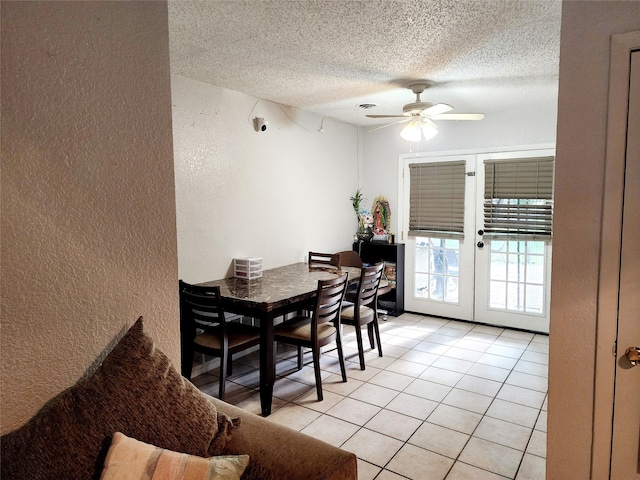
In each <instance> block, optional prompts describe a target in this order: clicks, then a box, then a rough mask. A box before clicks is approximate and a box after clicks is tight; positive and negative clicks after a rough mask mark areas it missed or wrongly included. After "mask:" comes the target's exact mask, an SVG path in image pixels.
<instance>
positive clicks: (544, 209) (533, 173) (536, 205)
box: [484, 157, 554, 240]
mask: <svg viewBox="0 0 640 480" xmlns="http://www.w3.org/2000/svg"><path fill="white" fill-rule="evenodd" d="M553 166H554V158H553V157H542V158H527V159H512V160H485V167H484V168H485V170H484V171H485V184H484V232H485V236H488V237H500V238H508V237H513V238H517V239H519V240H534V239H544V240H550V239H551V235H552V231H551V227H552V220H553Z"/></svg>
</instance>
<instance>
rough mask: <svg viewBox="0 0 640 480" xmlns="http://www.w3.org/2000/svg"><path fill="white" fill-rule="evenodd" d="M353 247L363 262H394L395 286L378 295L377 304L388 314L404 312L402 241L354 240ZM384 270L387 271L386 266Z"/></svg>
mask: <svg viewBox="0 0 640 480" xmlns="http://www.w3.org/2000/svg"><path fill="white" fill-rule="evenodd" d="M353 249H354V250H355V251H356V252H358V254H359V255H360V258H361V259H362V262H363V263H365V264H367V263H368V264H374V263H378V262H380V261H383V262H385V263H395V272H396V279H395V280H396V286H395V288H394V289H392V290H391V291H390V292H388V293H385V294H384V295H380V296H379V297H378V305H379V306H380V308H383V309H385V310H387V311H388V312H389V314H390V315H394V316H396V317H397V316H398V315H401V314H402V313H403V312H404V243H386V242H356V243H354V244H353ZM385 270H387V271H388V269H387V267H385Z"/></svg>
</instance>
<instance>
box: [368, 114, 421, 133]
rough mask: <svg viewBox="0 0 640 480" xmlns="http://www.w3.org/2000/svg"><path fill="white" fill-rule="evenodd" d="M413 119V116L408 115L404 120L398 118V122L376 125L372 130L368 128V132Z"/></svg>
mask: <svg viewBox="0 0 640 480" xmlns="http://www.w3.org/2000/svg"><path fill="white" fill-rule="evenodd" d="M411 120H412V118H411V117H406V118H405V119H403V120H398V121H397V122H391V123H387V124H385V125H380V126H378V127H374V128H372V129H371V130H367V131H368V132H373V131H374V130H380V129H381V128H385V127H390V126H391V125H397V124H399V123H406V122H410V121H411Z"/></svg>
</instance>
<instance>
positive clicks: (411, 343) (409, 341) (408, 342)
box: [383, 335, 421, 349]
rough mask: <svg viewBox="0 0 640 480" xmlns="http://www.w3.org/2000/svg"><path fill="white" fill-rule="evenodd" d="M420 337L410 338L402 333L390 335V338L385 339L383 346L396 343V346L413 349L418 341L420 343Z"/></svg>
mask: <svg viewBox="0 0 640 480" xmlns="http://www.w3.org/2000/svg"><path fill="white" fill-rule="evenodd" d="M420 341H421V340H420V339H418V338H409V337H405V336H400V335H389V339H388V340H387V341H386V342H385V341H383V347H386V346H387V345H394V346H396V347H404V348H408V349H411V348H413V347H415V346H416V345H417V344H418V343H420Z"/></svg>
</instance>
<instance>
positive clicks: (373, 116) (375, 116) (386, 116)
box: [365, 115, 407, 118]
mask: <svg viewBox="0 0 640 480" xmlns="http://www.w3.org/2000/svg"><path fill="white" fill-rule="evenodd" d="M406 116H407V115H365V117H368V118H403V117H406Z"/></svg>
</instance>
